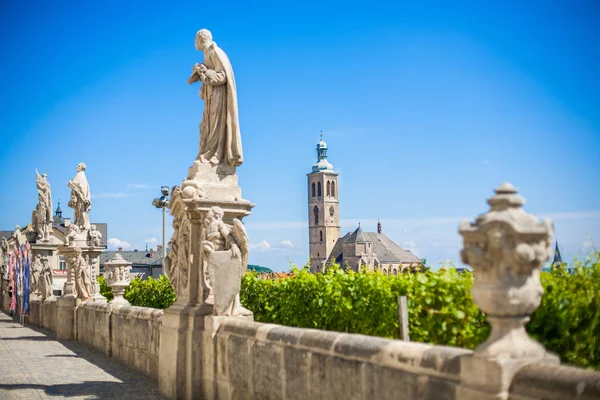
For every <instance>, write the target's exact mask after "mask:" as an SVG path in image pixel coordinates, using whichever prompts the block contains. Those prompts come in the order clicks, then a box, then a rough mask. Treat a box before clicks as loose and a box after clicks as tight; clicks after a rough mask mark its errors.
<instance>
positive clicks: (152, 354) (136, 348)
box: [110, 306, 163, 379]
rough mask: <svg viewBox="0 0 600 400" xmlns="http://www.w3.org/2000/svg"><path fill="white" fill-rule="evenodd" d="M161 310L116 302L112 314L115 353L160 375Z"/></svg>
mask: <svg viewBox="0 0 600 400" xmlns="http://www.w3.org/2000/svg"><path fill="white" fill-rule="evenodd" d="M162 315H163V311H162V310H157V309H154V308H145V307H128V306H117V307H114V308H113V311H112V314H111V315H110V325H111V329H110V341H111V343H112V357H114V358H116V359H118V360H119V361H121V362H122V363H124V364H126V365H128V366H130V367H131V368H134V369H136V370H138V371H140V372H142V373H144V374H145V375H147V376H149V377H151V378H154V379H158V348H159V344H160V326H161V324H162Z"/></svg>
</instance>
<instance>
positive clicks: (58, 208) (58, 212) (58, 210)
mask: <svg viewBox="0 0 600 400" xmlns="http://www.w3.org/2000/svg"><path fill="white" fill-rule="evenodd" d="M54 215H57V216H59V217H62V210H61V209H60V201H59V202H58V207H56V211H54Z"/></svg>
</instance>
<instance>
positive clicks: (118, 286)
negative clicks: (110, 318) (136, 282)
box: [104, 253, 131, 306]
mask: <svg viewBox="0 0 600 400" xmlns="http://www.w3.org/2000/svg"><path fill="white" fill-rule="evenodd" d="M129 271H131V263H130V262H128V261H125V260H124V259H123V257H122V256H121V255H120V254H119V253H116V254H115V255H114V256H113V258H111V259H110V260H109V261H107V262H106V263H105V264H104V278H105V279H106V284H107V285H108V286H109V287H110V289H111V291H112V293H113V299H112V300H111V301H109V303H108V304H113V305H120V306H128V305H129V302H128V301H127V300H125V298H124V297H123V295H124V294H125V289H126V288H127V286H129V284H130V283H131V281H130V279H129Z"/></svg>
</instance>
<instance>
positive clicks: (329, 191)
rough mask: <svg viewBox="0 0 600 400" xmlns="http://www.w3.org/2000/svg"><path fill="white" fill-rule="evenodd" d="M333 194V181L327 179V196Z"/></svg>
mask: <svg viewBox="0 0 600 400" xmlns="http://www.w3.org/2000/svg"><path fill="white" fill-rule="evenodd" d="M329 196H331V182H329V181H327V197H329Z"/></svg>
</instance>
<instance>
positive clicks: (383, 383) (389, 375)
mask: <svg viewBox="0 0 600 400" xmlns="http://www.w3.org/2000/svg"><path fill="white" fill-rule="evenodd" d="M364 382H365V383H364V391H363V393H364V398H365V399H378V400H414V399H415V398H416V393H417V390H416V385H417V375H414V374H411V373H408V372H406V371H403V370H398V369H392V368H385V367H378V366H376V365H373V364H365V367H364Z"/></svg>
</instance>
